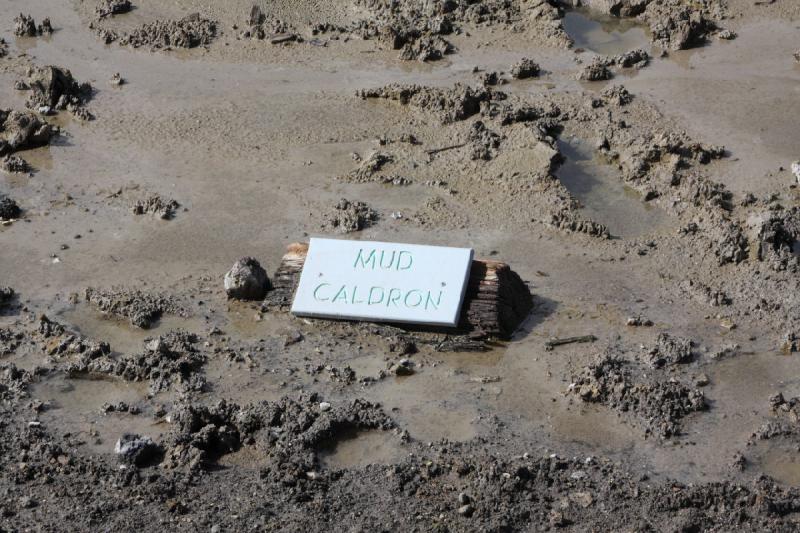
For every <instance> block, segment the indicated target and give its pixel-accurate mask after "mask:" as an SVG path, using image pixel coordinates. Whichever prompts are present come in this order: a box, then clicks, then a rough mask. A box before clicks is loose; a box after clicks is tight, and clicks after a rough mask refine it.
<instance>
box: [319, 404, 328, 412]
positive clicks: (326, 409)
mask: <svg viewBox="0 0 800 533" xmlns="http://www.w3.org/2000/svg"><path fill="white" fill-rule="evenodd" d="M319 410H320V411H322V412H323V413H324V412H325V411H330V410H331V404H330V403H328V402H321V403H320V404H319Z"/></svg>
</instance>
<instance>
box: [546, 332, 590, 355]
mask: <svg viewBox="0 0 800 533" xmlns="http://www.w3.org/2000/svg"><path fill="white" fill-rule="evenodd" d="M596 340H597V337H595V336H594V335H582V336H580V337H567V338H564V339H551V340H549V341H547V342H545V343H544V349H545V350H546V351H548V352H552V351H553V348H555V347H556V346H563V345H565V344H574V343H577V342H594V341H596Z"/></svg>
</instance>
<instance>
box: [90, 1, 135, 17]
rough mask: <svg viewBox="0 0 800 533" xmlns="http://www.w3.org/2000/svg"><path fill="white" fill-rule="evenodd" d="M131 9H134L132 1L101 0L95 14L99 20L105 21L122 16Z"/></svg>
mask: <svg viewBox="0 0 800 533" xmlns="http://www.w3.org/2000/svg"><path fill="white" fill-rule="evenodd" d="M131 9H133V4H132V3H131V2H130V0H101V1H100V3H98V4H97V7H96V8H95V13H96V14H97V18H98V19H104V18H106V17H113V16H114V15H122V14H123V13H127V12H129V11H130V10H131Z"/></svg>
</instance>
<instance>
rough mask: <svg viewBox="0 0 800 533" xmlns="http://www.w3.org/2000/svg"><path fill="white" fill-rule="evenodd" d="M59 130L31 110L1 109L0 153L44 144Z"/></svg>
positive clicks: (6, 153) (8, 152)
mask: <svg viewBox="0 0 800 533" xmlns="http://www.w3.org/2000/svg"><path fill="white" fill-rule="evenodd" d="M56 132H57V130H56V129H55V128H53V127H52V126H50V125H49V124H48V123H47V122H45V121H44V120H42V119H41V118H39V116H38V115H36V114H34V113H32V112H30V111H3V110H2V109H0V155H3V156H4V155H8V154H10V153H12V152H16V151H17V150H23V149H26V148H35V147H37V146H44V145H46V144H48V143H49V142H50V139H51V137H53V136H54V135H55V134H56Z"/></svg>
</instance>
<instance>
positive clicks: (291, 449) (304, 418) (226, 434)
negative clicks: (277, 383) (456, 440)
mask: <svg viewBox="0 0 800 533" xmlns="http://www.w3.org/2000/svg"><path fill="white" fill-rule="evenodd" d="M320 403H321V402H320V398H319V397H318V396H317V395H316V394H313V393H312V394H307V393H303V394H300V395H299V396H298V397H297V398H296V399H292V398H288V397H284V398H282V399H281V400H280V401H277V402H266V401H262V402H260V403H257V404H252V405H248V406H245V407H239V406H237V405H235V404H229V403H226V402H225V401H221V402H219V403H217V404H216V405H214V406H212V407H201V406H197V405H192V404H185V405H183V406H180V407H179V408H178V409H177V410H176V411H175V413H174V414H173V416H172V420H173V423H174V424H175V428H174V430H172V431H171V432H170V435H169V437H168V439H167V442H166V449H167V453H166V457H165V459H164V466H168V467H172V468H175V467H185V466H188V467H189V468H192V469H197V468H207V467H208V466H209V464H210V463H211V462H213V461H214V460H216V459H217V458H218V457H220V456H222V455H225V454H227V453H230V452H233V451H236V450H238V449H240V448H241V447H242V446H244V445H248V446H254V447H255V448H256V449H257V450H258V451H259V453H262V454H264V455H265V456H266V458H267V459H268V466H266V467H265V468H264V470H263V471H262V477H263V478H264V479H267V480H269V481H270V482H274V483H289V484H292V485H296V486H299V487H304V486H306V485H308V484H312V483H313V479H314V477H313V476H312V475H311V473H313V472H316V471H318V470H319V465H318V463H317V459H316V457H315V453H314V452H315V449H316V448H317V447H319V446H320V445H322V444H323V443H325V442H327V441H330V440H332V439H336V438H337V435H339V434H343V433H347V432H348V431H352V430H366V429H383V430H388V429H393V428H394V427H395V426H394V422H393V421H392V420H391V419H390V418H389V417H388V416H387V415H386V414H384V413H383V411H382V410H381V409H380V407H378V406H377V405H375V404H372V403H369V402H367V401H364V400H360V399H356V400H352V401H350V402H347V403H345V404H342V405H335V406H333V407H332V408H330V407H329V408H326V409H325V410H323V409H321V408H320Z"/></svg>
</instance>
